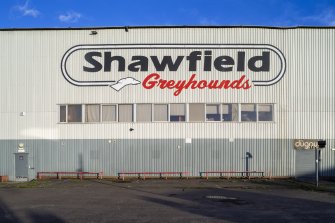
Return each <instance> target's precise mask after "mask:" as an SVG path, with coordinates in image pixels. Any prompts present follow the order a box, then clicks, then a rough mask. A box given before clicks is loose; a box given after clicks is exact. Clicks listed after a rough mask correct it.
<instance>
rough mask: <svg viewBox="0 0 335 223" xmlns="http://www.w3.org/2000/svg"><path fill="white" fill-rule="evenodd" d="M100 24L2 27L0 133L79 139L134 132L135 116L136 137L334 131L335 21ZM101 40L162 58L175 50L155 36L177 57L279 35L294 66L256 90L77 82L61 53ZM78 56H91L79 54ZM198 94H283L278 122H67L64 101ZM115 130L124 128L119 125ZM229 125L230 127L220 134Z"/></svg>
mask: <svg viewBox="0 0 335 223" xmlns="http://www.w3.org/2000/svg"><path fill="white" fill-rule="evenodd" d="M90 32H91V30H89V29H88V30H21V31H14V30H12V31H0V40H1V41H0V46H1V49H2V50H1V53H0V57H1V61H0V72H1V73H0V74H1V89H0V102H1V105H2V106H0V113H1V117H0V124H1V126H5V128H2V129H1V130H0V131H1V132H0V133H1V134H0V138H2V139H17V138H19V139H39V138H44V139H60V138H73V139H76V138H88V137H89V138H106V137H108V136H109V135H115V137H117V138H132V137H129V136H128V134H123V129H126V128H128V126H129V125H132V126H135V127H136V128H139V129H143V128H145V129H146V130H145V131H144V132H141V133H135V134H134V136H133V137H134V138H174V137H176V132H179V133H181V134H180V136H179V137H180V138H183V137H186V132H187V136H188V137H201V138H215V137H218V138H226V137H233V138H278V139H285V138H325V139H333V138H334V127H333V126H334V125H333V123H335V118H334V114H335V112H334V111H335V102H334V101H335V100H334V99H335V98H334V97H335V96H334V95H335V92H334V91H335V90H334V88H333V83H335V77H334V71H335V67H334V66H335V65H334V63H333V61H334V59H335V57H334V52H335V45H334V44H335V29H322V28H320V29H308V28H305V29H299V28H297V29H266V28H243V27H242V28H236V27H235V28H143V29H141V28H137V29H129V31H128V32H126V31H125V30H123V29H101V30H99V29H98V30H97V32H98V34H97V35H90ZM98 44H107V45H111V44H122V45H131V44H135V45H138V44H146V45H149V47H148V48H147V49H142V50H141V49H140V50H138V49H137V50H134V52H133V51H132V50H128V51H126V53H125V57H126V56H128V57H131V56H133V55H134V53H141V52H143V53H144V54H146V55H152V54H154V55H155V56H158V57H160V56H163V55H164V54H165V53H166V52H167V51H166V49H150V44H171V45H172V47H171V49H170V48H169V49H168V53H169V54H171V56H178V55H180V53H186V52H189V51H187V50H186V51H183V50H182V51H181V50H180V48H178V49H173V46H174V45H176V44H185V45H186V44H193V45H197V44H198V45H201V44H205V45H206V44H207V45H210V44H247V45H248V44H269V45H272V46H275V47H276V48H278V49H279V50H280V51H281V52H282V53H283V55H284V56H285V59H286V65H287V66H286V71H285V74H284V76H283V78H282V79H281V80H280V81H279V82H278V83H276V84H274V85H271V86H253V87H252V88H250V89H248V90H237V89H227V90H222V89H221V90H219V89H215V90H213V89H212V90H211V89H194V90H191V89H187V90H183V91H182V92H181V93H180V94H179V95H178V96H174V95H173V92H174V90H172V89H160V88H157V87H156V88H155V89H151V90H146V89H144V88H143V87H142V86H140V85H139V86H132V87H127V88H124V89H122V90H121V91H119V92H116V91H114V90H113V89H111V88H110V87H108V86H105V87H77V86H74V85H72V84H70V83H69V82H67V81H66V80H65V78H64V77H63V75H62V72H61V60H62V58H63V56H64V54H65V53H66V51H67V50H69V49H70V48H72V47H74V46H77V45H98ZM146 51H150V52H151V53H150V52H149V53H146ZM213 52H214V51H213ZM184 56H187V54H185V55H184ZM271 61H272V59H271ZM272 62H273V61H272ZM272 62H271V65H273V67H271V68H273V69H277V66H279V65H278V63H277V62H275V61H274V62H273V63H272ZM73 63H74V64H76V63H79V64H80V63H82V61H78V58H74V59H73ZM77 65H78V64H77ZM80 66H81V65H80ZM199 66H200V65H199ZM199 69H200V68H199ZM150 72H151V71H150ZM150 72H149V71H148V72H139V73H136V72H135V73H129V72H128V73H127V72H125V73H124V74H118V73H114V72H110V73H108V72H107V73H106V74H105V75H107V76H111V77H113V78H120V77H124V76H123V75H131V76H134V77H136V78H137V79H140V80H142V79H143V78H144V77H145V75H147V74H148V73H150ZM152 72H155V71H152ZM191 73H192V72H189V71H187V70H186V69H185V67H184V68H183V69H181V70H178V71H177V72H167V71H164V72H160V74H161V75H162V77H164V78H166V79H175V80H187V79H188V78H189V76H190V74H191ZM195 73H197V75H198V77H199V78H200V79H201V78H203V79H207V80H211V79H220V77H221V76H220V75H222V77H221V79H222V78H225V77H227V74H223V73H220V72H214V71H213V72H204V71H201V70H199V71H196V72H195ZM229 75H233V74H229ZM229 75H228V76H229ZM258 75H262V74H258ZM195 102H201V103H218V102H226V103H233V102H235V103H274V104H275V116H276V121H275V122H274V123H268V124H260V123H206V124H202V123H201V124H194V123H182V124H180V125H179V124H178V125H174V124H171V123H154V124H150V125H149V126H146V125H143V124H139V123H129V124H124V123H113V124H98V125H97V124H75V125H71V126H70V125H63V124H58V104H72V103H73V104H76V103H79V104H81V103H82V104H86V103H195ZM20 112H25V113H26V116H24V117H21V116H19V114H20ZM175 127H177V129H176V128H175ZM92 129H93V130H94V131H92ZM115 129H120V130H121V131H116V132H115ZM92 132H93V134H92ZM94 132H97V134H94ZM222 132H223V133H224V132H229V134H224V135H221V134H219V133H222ZM106 135H107V136H106Z"/></svg>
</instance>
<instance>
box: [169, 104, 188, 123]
mask: <svg viewBox="0 0 335 223" xmlns="http://www.w3.org/2000/svg"><path fill="white" fill-rule="evenodd" d="M185 120H186V109H185V104H171V105H170V122H185Z"/></svg>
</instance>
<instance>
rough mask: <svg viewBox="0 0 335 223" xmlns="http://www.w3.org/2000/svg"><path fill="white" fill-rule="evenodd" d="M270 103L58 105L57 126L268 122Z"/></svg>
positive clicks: (271, 114)
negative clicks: (58, 122)
mask: <svg viewBox="0 0 335 223" xmlns="http://www.w3.org/2000/svg"><path fill="white" fill-rule="evenodd" d="M273 107H274V105H273V104H200V103H193V104H85V105H81V104H69V105H60V106H59V111H60V112H59V114H60V115H59V118H60V119H59V121H60V122H61V123H83V122H84V123H99V122H257V121H260V122H269V121H274V114H273V110H274V109H273Z"/></svg>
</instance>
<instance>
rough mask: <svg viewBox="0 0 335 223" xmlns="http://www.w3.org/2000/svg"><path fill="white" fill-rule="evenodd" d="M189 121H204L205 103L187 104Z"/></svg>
mask: <svg viewBox="0 0 335 223" xmlns="http://www.w3.org/2000/svg"><path fill="white" fill-rule="evenodd" d="M189 110H190V111H189V117H190V118H189V119H190V122H204V121H205V104H189Z"/></svg>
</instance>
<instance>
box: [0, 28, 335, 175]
mask: <svg viewBox="0 0 335 223" xmlns="http://www.w3.org/2000/svg"><path fill="white" fill-rule="evenodd" d="M0 45H1V48H0V49H1V52H0V58H1V60H0V80H1V81H0V85H1V88H0V105H1V106H0V126H1V129H0V175H8V176H9V178H10V179H11V180H20V179H24V180H25V179H34V178H35V177H36V173H37V172H39V171H103V173H104V175H106V176H116V175H117V173H118V172H123V171H137V172H138V171H188V172H191V175H192V176H199V171H213V170H216V171H217V170H226V171H227V170H232V171H245V170H249V171H253V170H255V171H264V172H265V173H266V175H271V176H273V177H297V176H304V175H306V176H307V175H311V174H313V170H314V166H315V157H314V145H316V144H315V142H316V141H317V140H318V139H324V140H326V142H327V146H326V148H324V149H321V153H320V157H321V159H320V162H319V165H320V175H321V176H324V177H331V176H334V175H335V151H334V150H335V149H334V150H333V149H332V148H335V132H334V128H335V102H334V101H335V90H334V83H335V29H334V28H322V27H319V28H318V27H296V28H273V27H111V28H84V29H32V30H28V29H22V30H14V29H12V30H1V31H0Z"/></svg>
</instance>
